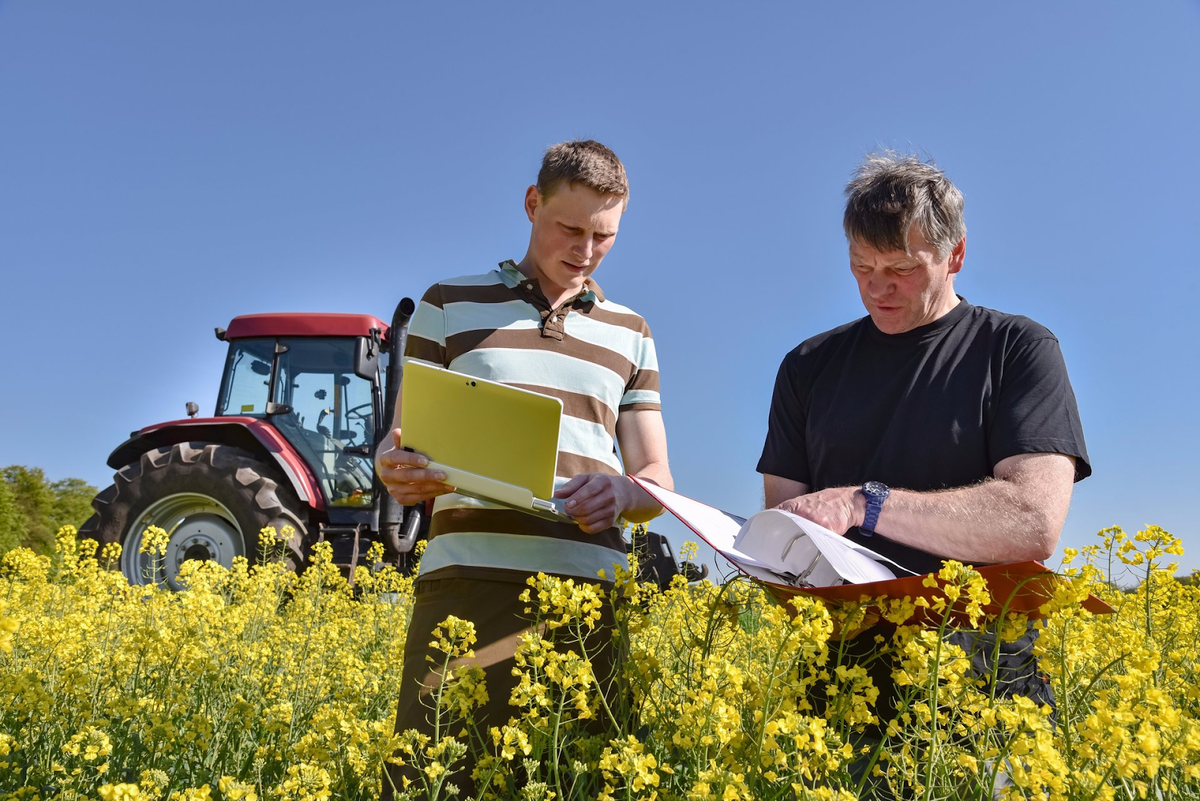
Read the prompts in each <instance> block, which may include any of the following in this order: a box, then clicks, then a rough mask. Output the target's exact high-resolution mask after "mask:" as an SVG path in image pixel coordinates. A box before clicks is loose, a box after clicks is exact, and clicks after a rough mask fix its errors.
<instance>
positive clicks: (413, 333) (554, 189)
mask: <svg viewBox="0 0 1200 801" xmlns="http://www.w3.org/2000/svg"><path fill="white" fill-rule="evenodd" d="M628 199H629V187H628V182H627V179H626V175H625V168H624V166H623V165H622V164H621V162H620V160H619V159H618V158H617V157H616V155H615V154H614V153H613V152H612V151H611V150H609V149H608V148H607V147H605V146H604V145H602V144H600V143H598V142H592V141H576V142H565V143H563V144H559V145H555V146H553V147H551V148H550V149H549V150H547V151H546V154H545V158H544V159H543V162H542V168H541V171H540V172H539V173H538V179H537V183H536V184H535V185H533V186H530V187H529V188H528V189H527V190H526V192H525V213H526V215H527V216H528V217H529V222H530V224H531V229H530V235H529V248H528V250H527V252H526V253H525V257H524V258H523V259H521V261H520V262H516V263H514V262H512V261H506V262H502V263H501V264H500V266H499V268H498V269H496V270H493V271H491V272H489V273H485V274H483V275H473V276H466V277H461V278H454V279H450V280H446V281H442V282H439V283H437V284H435V285H434V286H432V287H430V289H429V290H428V291H427V292H426V293H425V296H424V297H423V298H422V300H421V304H420V306H419V307H418V309H417V311H416V312H415V314H414V315H413V320H412V324H411V326H410V329H409V335H408V344H407V347H406V355H407V356H408V357H409V358H414V359H420V360H423V361H427V362H430V363H433V364H435V365H440V366H443V367H448V368H450V369H453V370H456V371H459V372H465V373H469V374H471V375H475V376H478V377H480V378H486V379H489V380H492V381H500V382H504V383H509V384H515V385H519V386H522V387H525V388H527V389H533V390H535V391H538V392H542V393H545V394H548V395H553V396H555V397H557V398H560V399H561V400H562V402H563V410H564V411H563V422H562V429H561V433H560V438H559V455H558V477H557V479H556V482H555V484H556V492H555V497H558V498H565V499H567V501H566V509H567V512H568V513H569V514H570V515H571V516H572V517H574V518H575V521H576V523H575V524H566V523H555V522H549V521H546V520H543V519H541V518H537V517H533V516H531V515H527V514H524V513H522V512H518V511H515V510H511V509H507V508H504V507H500V506H497V505H494V504H488V503H485V502H482V501H478V500H475V499H472V498H468V497H466V496H463V495H459V494H457V493H455V492H454V488H453V487H450V486H447V485H446V484H444V483H443V481H444V479H445V475H444V474H442V473H440V472H438V471H435V470H431V469H429V468H427V467H426V463H427V460H426V459H425V457H424V456H423V455H421V454H417V453H411V452H408V451H405V450H403V449H402V448H403V442H404V435H403V432H402V431H400V429H399V424H400V408H399V402H397V408H396V417H395V419H394V420H393V428H394V430H393V432H392V442H391V443H390V445H389V444H385V445H384V446H383V447H382V448H381V449H380V452H379V453H378V455H377V459H376V469H377V470H378V472H379V476H380V478H381V480H382V481H383V482H384V484H386V485H387V487H388V491H389V492H390V493H391V494H392V496H393V497H395V498H396V500H398V501H399V502H400V503H402V504H405V505H409V504H414V503H422V502H424V501H427V500H429V499H436V502H435V504H434V510H433V517H432V519H431V522H430V530H429V544H428V546H427V548H426V549H425V553H424V555H423V556H422V558H421V569H420V574H419V576H418V578H417V582H416V590H415V603H414V608H413V616H412V623H411V625H410V628H409V633H408V641H407V644H406V647H405V658H404V678H403V688H404V689H403V691H402V694H401V697H400V702H399V708H398V710H397V715H396V730H397V731H403V730H406V729H410V728H414V729H418V730H420V731H422V732H425V733H431V732H432V728H431V726H430V725H429V719H430V718H431V717H432V711H431V709H430V708H429V707H430V704H431V701H430V698H429V690H430V689H431V686H432V685H433V684H434V683H435V677H434V676H433V675H432V674H431V673H430V665H429V663H428V662H427V661H426V658H425V657H426V656H427V655H433V654H432V652H431V651H430V649H429V647H428V645H429V641H430V632H431V631H432V630H433V627H434V626H436V625H437V624H438V623H440V622H441V621H442V620H443V619H445V618H446V617H447V616H448V615H455V616H457V617H459V618H462V619H465V620H469V621H471V622H473V623H474V624H475V628H476V636H477V638H478V639H477V642H476V644H475V652H476V658H475V659H474V660H472V661H473V662H474V664H477V665H479V666H480V667H482V668H483V669H484V670H485V672H486V676H487V692H488V696H489V701H488V704H487V705H486V706H485V707H484V708H483V709H481V710H479V711H478V712H477V713H476V725H477V726H478V727H479V729H480V731H486V728H487V727H488V726H501V725H503V724H505V723H506V722H507V721H508V718H509V716H510V714H511V712H512V711H515V710H512V708H511V707H509V706H508V698H509V694H510V692H511V690H512V688H513V686H514V684H515V682H516V679H515V677H513V675H512V667H513V654H514V651H515V648H516V646H517V642H518V640H519V638H520V636H521V634H522V633H524V632H525V631H527V630H528V628H529V620H528V616H527V615H525V614H524V608H525V604H524V603H522V602H520V601H519V600H518V598H517V596H518V595H519V594H520V593H521V592H522V591H523V590H524V589H525V587H526V584H525V582H526V579H527V578H528V577H529V576H530V575H531V574H536V573H538V572H543V573H547V574H554V575H558V576H564V577H570V578H574V579H576V580H582V581H584V582H596V581H598V580H599V578H598V576H599V575H600V572H601V571H605V572H604V575H606V576H607V577H608V578H609V579H611V578H612V577H613V576H614V570H613V565H614V564H617V565H621V566H627V560H626V556H625V545H624V540H623V538H622V535H621V530H620V528H619V527H618V521H619V520H621V519H624V520H628V521H631V522H640V521H645V520H649V519H650V518H652V517H654V516H655V515H657V514H658V513H660V512H661V511H662V509H661V507H659V506H658V505H657V504H656V503H655V502H654V500H653V499H652V498H650V496H649V495H647V494H646V493H645V492H643V491H642V490H641V489H640V488H638V487H637V485H635V484H634V483H633V482H632V481H630V480H629V479H628V478H627V477H626V476H627V475H637V476H639V477H641V478H645V479H649V480H651V481H654V482H655V483H657V484H660V485H662V486H665V487H671V486H672V481H671V474H670V470H669V468H668V466H667V441H666V433H665V430H664V427H663V421H662V413H661V411H660V409H661V407H660V405H659V391H658V362H657V357H656V355H655V350H654V341H653V339H652V338H651V336H650V329H649V328H648V327H647V325H646V322H645V321H644V320H643V319H642V318H641V317H640V316H638V315H637V314H635V313H634V312H633V311H632V310H630V309H628V308H626V307H624V306H621V305H619V304H617V303H614V302H613V301H611V300H609V299H607V298H606V297H605V295H604V292H603V291H602V290H601V289H600V287H599V285H597V284H596V282H595V281H594V280H593V279H592V277H591V276H592V275H593V273H595V271H596V269H597V268H598V267H599V266H600V263H601V262H602V261H603V260H604V257H605V255H607V253H608V251H609V249H610V248H611V247H612V246H613V243H614V241H615V240H616V237H617V229H618V227H619V225H620V222H621V216H622V214H623V213H624V211H625V207H626V205H627V203H628ZM447 424H448V425H453V421H447ZM614 441H615V443H616V444H617V445H619V447H620V453H621V457H622V459H623V461H624V465H622V463H621V461H620V460H618V459H617V456H616V454H615V452H614V447H613V445H614ZM607 614H608V616H609V619H611V610H608V612H607ZM605 636H606V635H605ZM435 656H436V655H435ZM606 660H607V663H605V662H606ZM598 661H599V662H600V664H597V663H596V662H597V660H593V664H594V667H595V672H596V675H597V676H598V677H600V678H601V679H603V678H604V677H605V676H607V675H609V674H610V673H611V672H612V670H613V669H614V667H615V666H614V664H613V656H612V654H611V651H610V650H605V651H603V652H602V653H601V655H600V657H599V660H598ZM471 767H472V764H468V765H467V767H466V768H464V769H463V770H462V771H460V772H459V773H458V774H457V775H456V776H455V777H454V779H453V780H454V781H455V782H456V783H457V784H458V785H459V787H460V788H462V789H469V788H470V775H471ZM402 773H403V772H402V771H400V770H396V769H389V771H388V775H385V777H384V788H383V792H384V798H385V799H388V798H390V797H391V795H392V792H393V786H399V782H400V779H401V775H402ZM464 785H465V787H464Z"/></svg>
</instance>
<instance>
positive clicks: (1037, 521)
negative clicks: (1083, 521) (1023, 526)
mask: <svg viewBox="0 0 1200 801" xmlns="http://www.w3.org/2000/svg"><path fill="white" fill-rule="evenodd" d="M1064 522H1065V521H1064V520H1063V519H1062V518H1061V517H1060V516H1059V515H1055V514H1052V513H1050V512H1047V511H1046V510H1044V509H1039V510H1036V511H1035V512H1034V513H1033V514H1031V515H1030V519H1029V522H1028V526H1029V528H1028V529H1027V531H1028V532H1029V537H1028V540H1027V541H1028V542H1029V548H1030V555H1029V556H1030V558H1031V559H1035V560H1037V561H1038V562H1045V561H1046V560H1047V559H1049V558H1050V557H1051V556H1053V555H1054V551H1055V549H1057V548H1058V538H1059V537H1060V536H1061V535H1062V528H1063V523H1064Z"/></svg>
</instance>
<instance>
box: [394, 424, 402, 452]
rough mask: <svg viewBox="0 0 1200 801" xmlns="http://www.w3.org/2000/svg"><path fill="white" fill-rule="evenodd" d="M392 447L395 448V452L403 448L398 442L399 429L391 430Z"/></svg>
mask: <svg viewBox="0 0 1200 801" xmlns="http://www.w3.org/2000/svg"><path fill="white" fill-rule="evenodd" d="M392 445H393V446H395V448H396V450H400V449H401V448H403V447H404V443H402V442H401V441H400V429H398V428H393V429H392Z"/></svg>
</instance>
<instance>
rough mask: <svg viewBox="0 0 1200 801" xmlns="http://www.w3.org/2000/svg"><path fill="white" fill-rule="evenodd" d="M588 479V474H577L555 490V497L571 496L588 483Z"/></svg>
mask: <svg viewBox="0 0 1200 801" xmlns="http://www.w3.org/2000/svg"><path fill="white" fill-rule="evenodd" d="M587 480H588V476H587V475H582V476H575V478H573V479H571V480H570V481H568V482H567V483H566V484H563V485H562V486H561V487H559V488H558V489H556V490H555V491H554V497H555V498H569V497H571V496H572V495H573V494H574V493H575V492H577V491H578V490H579V488H580V487H582V486H583V485H584V484H586V483H587Z"/></svg>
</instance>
